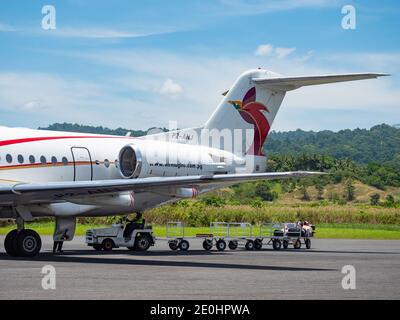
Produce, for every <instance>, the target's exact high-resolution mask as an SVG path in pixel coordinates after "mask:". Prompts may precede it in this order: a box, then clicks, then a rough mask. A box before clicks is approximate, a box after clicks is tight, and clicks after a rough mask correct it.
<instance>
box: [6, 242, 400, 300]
mask: <svg viewBox="0 0 400 320" xmlns="http://www.w3.org/2000/svg"><path fill="white" fill-rule="evenodd" d="M42 240H43V249H42V253H41V254H40V255H39V256H38V257H36V258H34V259H27V258H11V257H8V256H7V255H6V254H5V253H4V247H3V241H4V236H0V242H1V244H0V299H179V300H181V299H400V289H399V287H400V241H383V240H381V241H379V240H378V241H371V240H322V239H313V247H312V249H310V250H306V249H303V248H302V249H300V250H294V249H288V250H280V251H274V250H272V248H271V247H267V248H265V249H263V250H261V251H246V250H244V249H238V250H236V251H230V250H229V249H227V250H226V251H224V252H218V251H215V249H213V250H212V251H210V252H206V251H204V250H203V249H202V247H201V242H200V241H198V240H194V241H192V242H191V248H190V250H189V251H187V252H180V251H176V252H175V251H171V250H169V249H168V247H167V244H166V243H165V242H161V241H159V242H158V243H157V245H156V246H155V247H152V248H151V249H150V251H148V252H146V253H137V252H130V251H127V250H126V249H115V250H114V251H112V252H110V253H99V252H96V251H94V250H93V249H92V248H88V247H87V246H86V245H85V243H84V239H83V238H82V237H77V238H75V239H74V240H73V241H72V242H68V243H66V244H65V245H64V248H65V253H64V254H63V255H59V256H53V255H52V254H51V252H50V249H51V247H52V241H51V238H50V237H43V238H42ZM45 265H52V266H54V267H55V270H56V289H55V290H51V289H49V290H44V289H43V288H42V278H43V274H42V273H41V271H42V267H43V266H45ZM345 265H352V266H354V267H355V270H356V289H355V290H344V289H343V288H342V278H343V277H344V276H345V275H344V274H342V273H341V271H342V267H343V266H345Z"/></svg>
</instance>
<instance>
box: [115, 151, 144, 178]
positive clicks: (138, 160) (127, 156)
mask: <svg viewBox="0 0 400 320" xmlns="http://www.w3.org/2000/svg"><path fill="white" fill-rule="evenodd" d="M119 168H120V172H121V175H122V176H123V177H124V178H126V179H133V178H137V177H138V176H139V174H140V171H141V169H142V154H141V153H140V151H139V149H138V148H135V146H133V145H127V146H125V147H123V148H122V149H121V151H120V152H119Z"/></svg>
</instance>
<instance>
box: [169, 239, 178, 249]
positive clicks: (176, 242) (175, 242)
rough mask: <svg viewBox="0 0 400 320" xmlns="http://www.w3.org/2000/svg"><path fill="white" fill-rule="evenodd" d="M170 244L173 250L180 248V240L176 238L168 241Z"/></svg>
mask: <svg viewBox="0 0 400 320" xmlns="http://www.w3.org/2000/svg"><path fill="white" fill-rule="evenodd" d="M168 246H169V248H170V249H171V250H173V251H175V250H178V241H176V240H173V241H170V242H168Z"/></svg>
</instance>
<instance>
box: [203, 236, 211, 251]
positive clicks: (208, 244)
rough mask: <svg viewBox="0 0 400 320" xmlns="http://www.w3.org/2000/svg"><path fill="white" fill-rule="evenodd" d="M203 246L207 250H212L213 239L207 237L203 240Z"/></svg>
mask: <svg viewBox="0 0 400 320" xmlns="http://www.w3.org/2000/svg"><path fill="white" fill-rule="evenodd" d="M203 248H204V250H207V251H209V250H211V248H212V240H209V239H205V240H204V241H203Z"/></svg>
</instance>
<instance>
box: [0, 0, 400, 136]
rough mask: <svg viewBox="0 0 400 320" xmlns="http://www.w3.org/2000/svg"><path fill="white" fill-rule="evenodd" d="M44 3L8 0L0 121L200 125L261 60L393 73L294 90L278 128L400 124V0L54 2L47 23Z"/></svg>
mask: <svg viewBox="0 0 400 320" xmlns="http://www.w3.org/2000/svg"><path fill="white" fill-rule="evenodd" d="M44 4H47V3H44V2H43V1H29V2H28V1H23V0H17V1H2V2H1V3H0V125H6V126H25V127H32V128H35V127H38V126H46V125H48V124H50V123H53V122H74V123H80V124H89V125H103V126H108V127H111V128H116V127H119V126H122V127H126V128H131V129H147V128H149V127H152V126H168V121H169V120H174V121H175V120H176V121H177V122H178V126H179V127H191V126H197V125H201V124H202V123H204V122H205V121H206V120H207V118H208V117H209V115H210V114H211V113H212V111H213V110H214V108H215V107H216V106H217V104H218V102H219V101H220V99H221V97H222V96H221V93H222V92H224V91H226V90H227V89H229V87H230V86H231V85H232V83H233V82H234V80H235V78H236V77H237V76H238V75H239V74H240V73H241V72H243V71H245V70H246V69H250V68H256V67H264V68H267V69H269V70H272V71H275V72H278V73H282V74H285V75H300V74H318V73H338V72H370V71H372V72H383V73H390V74H392V77H387V78H381V79H379V80H368V81H360V82H355V83H345V84H334V85H329V86H316V87H309V88H302V89H300V90H297V91H293V92H290V93H288V95H287V96H286V98H285V100H284V102H283V105H282V108H281V111H280V113H279V114H278V116H277V118H276V120H275V122H274V124H273V129H274V130H294V129H297V128H301V129H306V130H310V129H312V130H322V129H330V130H340V129H344V128H356V127H360V128H368V127H371V126H373V125H375V124H379V123H388V124H396V123H400V80H399V77H398V76H397V74H398V73H399V71H400V41H399V36H398V30H400V19H398V17H399V14H400V5H399V4H398V1H397V0H393V1H350V0H345V1H341V0H290V1H289V0H270V1H258V0H252V1H245V0H219V1H207V0H201V1H195V0H193V1H184V0H182V1H174V0H171V1H162V0H160V1H132V0H127V1H122V0H119V1H118V0H117V1H112V2H111V1H105V0H96V1H94V0H93V1H83V0H63V1H51V2H48V4H51V5H53V6H54V7H55V10H56V20H55V21H56V24H55V27H56V28H55V29H50V30H44V29H43V28H42V19H43V17H44V16H45V14H42V7H43V5H44ZM344 5H352V6H354V8H355V9H356V29H355V30H346V29H343V28H342V18H343V16H344V15H343V14H342V7H343V6H344Z"/></svg>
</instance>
